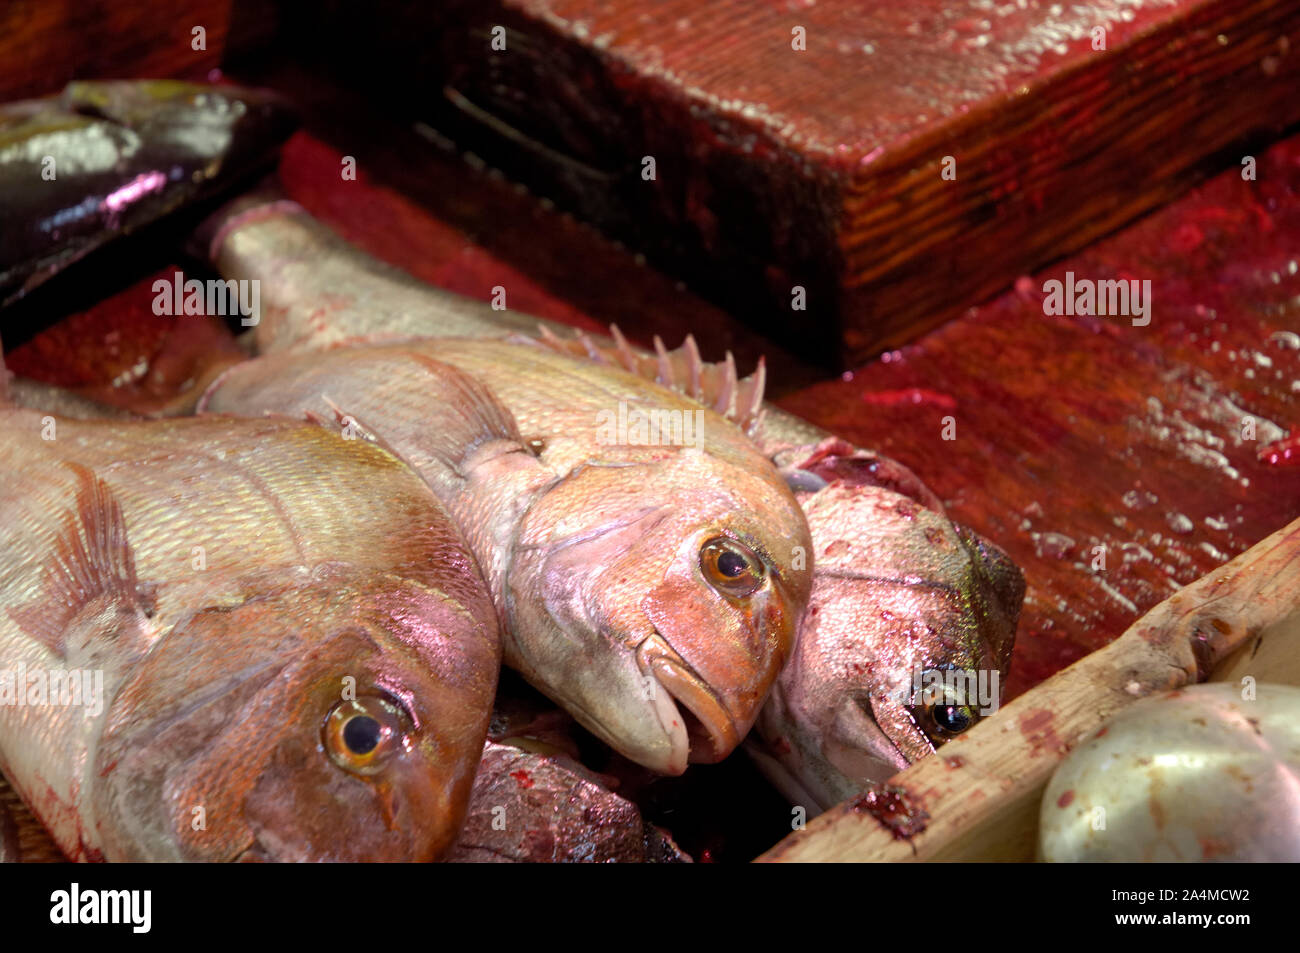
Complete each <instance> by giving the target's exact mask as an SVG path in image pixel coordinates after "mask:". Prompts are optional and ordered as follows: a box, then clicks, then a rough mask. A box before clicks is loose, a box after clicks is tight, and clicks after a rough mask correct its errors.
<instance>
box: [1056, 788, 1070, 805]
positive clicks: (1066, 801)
mask: <svg viewBox="0 0 1300 953" xmlns="http://www.w3.org/2000/svg"><path fill="white" fill-rule="evenodd" d="M1073 803H1074V791H1073V790H1069V791H1066V792H1065V793H1064V794H1062V795H1061V796H1060V797H1058V798H1057V799H1056V806H1057V807H1069V806H1070V805H1071V804H1073Z"/></svg>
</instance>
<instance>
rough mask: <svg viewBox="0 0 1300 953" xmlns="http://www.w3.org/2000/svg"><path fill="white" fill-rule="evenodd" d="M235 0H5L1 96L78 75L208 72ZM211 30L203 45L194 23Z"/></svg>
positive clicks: (0, 20)
mask: <svg viewBox="0 0 1300 953" xmlns="http://www.w3.org/2000/svg"><path fill="white" fill-rule="evenodd" d="M230 5H231V0H149V2H143V3H139V2H135V3H120V2H115V0H6V2H5V3H4V4H0V102H5V101H8V100H11V99H24V98H27V97H29V96H44V95H47V94H49V93H54V92H57V91H59V90H60V89H62V88H63V87H64V86H66V85H67V83H68V82H69V81H70V80H73V79H136V78H150V79H163V78H171V79H203V78H204V77H205V76H207V74H208V72H209V70H212V69H215V68H216V67H217V66H219V65H220V63H221V54H222V49H223V46H224V44H225V39H226V31H227V29H228V27H229V24H230ZM196 26H202V27H203V28H204V30H205V31H206V37H205V46H206V49H204V50H195V49H194V48H193V46H192V40H193V34H192V32H191V31H192V30H193V28H194V27H196Z"/></svg>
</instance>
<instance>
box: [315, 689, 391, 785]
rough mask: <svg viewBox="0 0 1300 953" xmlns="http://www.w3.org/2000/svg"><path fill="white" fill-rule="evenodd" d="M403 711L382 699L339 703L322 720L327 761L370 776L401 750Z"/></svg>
mask: <svg viewBox="0 0 1300 953" xmlns="http://www.w3.org/2000/svg"><path fill="white" fill-rule="evenodd" d="M406 721H407V719H406V718H405V717H404V712H403V711H402V710H401V708H399V707H398V706H397V705H396V704H394V703H393V702H391V701H389V700H388V699H386V698H381V697H379V696H375V695H363V696H361V697H359V698H357V699H354V700H346V701H341V702H339V703H338V704H337V705H335V706H334V708H333V709H332V710H331V711H330V713H329V715H327V716H326V718H325V725H324V727H323V728H322V729H321V738H322V741H323V742H324V745H325V750H326V751H327V752H329V756H330V759H331V760H333V762H334V763H335V764H337V765H338V766H339V767H340V768H343V769H344V770H345V771H351V772H353V773H354V774H374V773H375V772H377V771H378V770H379V769H380V768H381V767H382V766H383V763H384V762H385V761H386V760H387V759H388V757H389V756H390V755H391V754H392V753H393V752H394V751H398V750H400V749H401V747H402V739H403V736H404V735H405V733H406Z"/></svg>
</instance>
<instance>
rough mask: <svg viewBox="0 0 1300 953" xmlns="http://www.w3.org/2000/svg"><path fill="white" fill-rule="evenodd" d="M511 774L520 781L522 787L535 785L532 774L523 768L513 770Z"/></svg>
mask: <svg viewBox="0 0 1300 953" xmlns="http://www.w3.org/2000/svg"><path fill="white" fill-rule="evenodd" d="M510 776H511V777H512V778H514V779H515V780H516V781H518V782H519V786H520V787H521V788H531V787H532V786H533V779H532V776H531V775H529V773H528V772H527V771H525V770H523V769H522V768H521V769H520V770H518V771H511V772H510Z"/></svg>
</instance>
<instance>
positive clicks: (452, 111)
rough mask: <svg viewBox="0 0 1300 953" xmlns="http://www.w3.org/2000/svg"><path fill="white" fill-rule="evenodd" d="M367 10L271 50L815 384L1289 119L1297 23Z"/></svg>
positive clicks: (536, 2) (547, 1)
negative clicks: (783, 346)
mask: <svg viewBox="0 0 1300 953" xmlns="http://www.w3.org/2000/svg"><path fill="white" fill-rule="evenodd" d="M374 9H375V10H377V11H379V12H380V15H375V16H366V17H359V16H357V15H356V11H355V9H354V7H353V6H352V5H351V4H350V3H347V2H346V0H326V2H325V3H323V4H322V5H321V7H320V8H319V10H317V9H314V10H313V11H312V13H311V15H310V16H302V17H300V18H298V19H297V20H295V21H293V24H294V25H293V29H292V30H290V31H289V32H288V33H287V34H286V42H289V43H293V42H295V41H296V42H299V43H300V44H301V47H302V49H301V55H302V56H304V57H308V58H310V57H315V58H317V59H318V60H319V61H320V62H321V64H322V67H321V68H322V69H323V70H324V71H327V72H328V73H329V74H330V75H332V76H340V75H348V76H351V77H352V78H353V80H354V81H355V82H356V83H358V84H360V85H361V86H363V88H366V89H369V90H370V91H371V92H372V93H373V94H374V96H375V97H376V99H380V98H382V99H384V100H386V101H387V102H389V103H390V104H392V103H394V102H401V103H404V107H403V108H405V109H406V110H407V114H409V115H412V116H415V117H419V118H426V119H430V118H431V117H432V118H431V121H432V122H433V123H434V125H437V126H438V127H439V128H440V129H442V130H443V131H444V132H450V131H453V130H454V131H455V134H456V135H457V137H458V138H459V137H464V141H463V144H468V145H470V146H472V147H473V148H475V149H476V150H478V151H480V152H481V154H482V155H484V156H486V157H487V158H488V159H489V161H492V162H495V163H498V164H501V166H502V168H503V169H505V170H506V172H507V173H508V174H509V175H511V176H512V177H516V178H520V179H521V180H523V181H527V182H529V183H530V184H532V185H533V186H534V187H535V188H536V190H537V192H538V194H540V195H546V196H549V197H551V198H553V199H555V200H556V201H557V202H560V203H561V204H564V205H567V206H568V207H571V208H574V209H576V210H578V212H579V214H580V215H581V216H583V217H584V218H587V219H589V220H592V221H595V222H597V223H599V224H600V225H601V226H602V227H603V228H605V229H606V230H607V231H608V232H609V233H611V234H616V235H619V236H621V237H626V238H628V239H629V241H630V243H631V244H634V245H636V246H637V247H638V248H641V249H642V250H643V251H646V252H648V253H650V254H651V257H652V259H654V260H656V261H657V262H659V263H660V264H663V265H665V266H667V267H669V269H670V270H672V271H674V272H676V273H680V274H683V275H685V276H687V277H688V279H689V280H690V281H691V283H692V286H693V287H696V288H698V289H701V290H703V291H704V292H705V293H706V294H708V295H709V296H710V297H711V299H712V300H715V301H718V302H720V303H722V304H723V306H724V307H726V308H727V309H728V310H729V311H731V312H732V313H735V314H743V315H744V316H745V317H746V320H748V321H749V322H751V323H752V324H754V325H755V326H760V327H763V328H764V329H765V330H766V331H768V332H769V333H770V334H772V335H773V336H775V337H777V338H778V339H782V340H784V341H786V342H787V343H789V344H791V345H792V346H794V347H796V348H803V349H804V350H805V352H806V353H814V354H816V355H817V356H819V357H820V358H821V359H822V360H824V361H827V362H828V363H834V362H836V361H837V360H838V359H843V358H857V359H862V358H864V357H866V356H869V355H871V354H873V353H877V352H878V351H879V350H881V349H883V348H884V347H886V346H894V345H896V344H901V343H903V342H905V341H908V340H913V339H915V337H916V336H917V335H918V334H919V332H920V331H923V330H925V329H926V328H928V327H931V326H933V325H934V324H936V323H938V322H939V321H941V320H943V319H945V318H948V317H951V316H953V315H954V314H956V313H957V312H958V311H959V310H960V308H962V307H964V306H965V305H966V304H968V303H969V302H971V301H975V300H980V299H982V298H984V297H987V296H988V295H990V294H992V293H995V292H998V291H1001V290H1003V289H1005V288H1006V287H1007V286H1008V285H1009V283H1010V281H1011V280H1012V279H1013V278H1014V277H1015V276H1016V275H1017V274H1019V273H1020V272H1021V271H1022V270H1025V269H1030V268H1035V267H1039V266H1041V265H1043V264H1045V263H1047V262H1049V261H1051V260H1052V259H1054V258H1056V257H1058V256H1060V255H1061V254H1064V253H1068V252H1071V251H1073V250H1076V249H1079V248H1082V247H1083V246H1085V245H1086V244H1088V243H1089V242H1091V241H1093V240H1095V239H1096V238H1098V237H1100V236H1101V235H1104V234H1106V233H1107V232H1109V231H1111V230H1113V229H1114V228H1116V227H1119V226H1121V225H1123V224H1125V223H1127V222H1129V221H1132V220H1133V219H1135V218H1136V217H1137V216H1139V215H1141V214H1142V213H1144V212H1146V211H1149V210H1151V209H1153V208H1156V207H1159V206H1160V205H1162V204H1164V203H1165V202H1167V201H1169V200H1170V199H1172V198H1173V197H1175V196H1177V195H1178V194H1180V193H1181V192H1183V191H1185V190H1186V189H1187V188H1188V187H1189V186H1190V185H1191V184H1193V182H1194V181H1195V180H1196V179H1197V177H1198V176H1200V175H1201V174H1203V173H1204V172H1206V171H1207V170H1210V169H1213V168H1214V167H1215V165H1216V163H1215V162H1213V161H1211V162H1210V163H1206V162H1205V161H1204V160H1205V159H1206V157H1207V156H1213V155H1215V153H1217V152H1218V151H1219V150H1222V149H1224V148H1225V147H1227V146H1228V145H1229V144H1230V143H1240V142H1242V141H1243V139H1244V138H1246V137H1249V136H1250V135H1251V134H1252V133H1258V132H1266V133H1270V134H1276V132H1277V131H1279V130H1280V129H1281V128H1282V127H1283V126H1284V125H1285V124H1287V123H1288V122H1293V121H1295V120H1297V119H1300V97H1297V96H1296V95H1295V90H1296V88H1297V85H1298V84H1300V57H1297V56H1296V54H1295V50H1294V49H1293V48H1297V47H1300V4H1298V3H1296V2H1294V0H1246V2H1242V0H1088V2H1084V3H1070V4H1065V3H1060V4H1058V3H1049V2H1039V0H1034V2H1028V3H1018V4H1017V3H1007V4H991V3H986V2H984V0H955V2H954V0H913V2H909V3H903V4H889V3H863V2H859V0H820V2H817V3H812V2H802V0H790V2H763V3H756V2H754V0H472V2H471V0H447V2H444V3H441V4H435V5H432V6H425V5H417V6H412V5H410V4H406V3H404V2H402V0H376V3H375V6H374ZM501 30H504V35H503V36H501V35H498V37H497V39H498V40H502V39H503V40H504V48H502V44H501V43H500V42H498V43H497V44H496V46H493V39H494V36H493V31H501ZM798 31H802V34H801V36H799V35H796V33H797V32H798ZM1094 31H1101V32H1100V33H1099V34H1097V33H1094ZM799 39H802V40H803V41H804V46H805V48H803V49H798V48H795V47H797V46H798V43H797V42H796V41H797V40H799ZM1097 45H1103V46H1104V48H1102V49H1097V48H1096V46H1097ZM1240 154H1241V150H1240V149H1238V150H1237V152H1236V155H1235V156H1234V158H1235V157H1239V156H1240ZM646 157H651V158H653V159H654V160H655V169H654V175H653V176H648V175H646V174H645V172H646V167H645V165H644V160H645V158H646ZM948 158H951V160H952V161H953V162H954V163H955V165H954V166H952V169H951V171H952V172H953V173H954V175H953V177H951V178H945V177H944V176H943V174H942V173H943V172H944V169H945V160H946V159H948ZM796 285H798V286H802V287H803V288H804V289H805V290H806V305H807V308H808V311H807V312H806V313H803V314H797V313H796V314H794V315H793V317H792V313H791V302H792V289H793V287H794V286H796ZM841 366H843V365H841Z"/></svg>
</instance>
